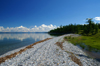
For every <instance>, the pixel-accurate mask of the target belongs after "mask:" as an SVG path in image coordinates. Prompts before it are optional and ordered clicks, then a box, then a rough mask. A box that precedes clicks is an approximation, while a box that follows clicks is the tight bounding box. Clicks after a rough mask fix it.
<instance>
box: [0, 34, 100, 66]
mask: <svg viewBox="0 0 100 66" xmlns="http://www.w3.org/2000/svg"><path fill="white" fill-rule="evenodd" d="M69 35H73V36H79V35H77V34H66V35H62V36H59V37H54V38H52V39H49V40H46V41H44V42H41V43H38V44H36V45H34V46H32V48H29V49H27V50H26V51H24V52H22V53H21V54H18V55H16V56H15V57H13V58H11V59H8V60H6V61H5V62H3V63H1V64H0V66H100V62H98V61H96V60H95V59H93V58H89V57H88V56H87V55H86V54H85V53H84V52H83V51H82V50H81V49H80V48H78V47H77V46H74V45H73V44H71V43H69V42H67V41H65V40H64V39H63V38H64V37H65V36H69ZM17 51H18V50H17ZM14 52H15V51H14ZM6 55H7V54H6Z"/></svg>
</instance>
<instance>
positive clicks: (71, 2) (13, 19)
mask: <svg viewBox="0 0 100 66" xmlns="http://www.w3.org/2000/svg"><path fill="white" fill-rule="evenodd" d="M99 17H100V0H0V26H1V28H2V29H1V28H0V30H1V31H7V30H5V29H7V28H8V29H10V28H17V29H18V27H19V28H22V27H24V28H28V29H29V30H30V29H32V28H36V27H40V28H41V27H43V28H44V27H46V28H47V27H50V29H53V28H55V27H57V26H60V25H68V24H71V23H72V24H75V23H76V24H84V23H85V22H86V18H94V21H96V22H99V21H100V18H99ZM95 18H97V20H96V19H95ZM18 30H19V29H18ZM46 30H49V28H48V29H46ZM9 31H10V30H9ZM12 31H13V30H12Z"/></svg>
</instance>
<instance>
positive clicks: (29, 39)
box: [0, 33, 53, 55]
mask: <svg viewBox="0 0 100 66" xmlns="http://www.w3.org/2000/svg"><path fill="white" fill-rule="evenodd" d="M51 37H53V36H50V35H49V34H48V33H0V55H2V54H4V53H6V52H9V51H11V50H14V49H17V48H21V47H24V46H27V45H30V44H33V43H35V42H37V41H40V40H43V39H46V38H51Z"/></svg>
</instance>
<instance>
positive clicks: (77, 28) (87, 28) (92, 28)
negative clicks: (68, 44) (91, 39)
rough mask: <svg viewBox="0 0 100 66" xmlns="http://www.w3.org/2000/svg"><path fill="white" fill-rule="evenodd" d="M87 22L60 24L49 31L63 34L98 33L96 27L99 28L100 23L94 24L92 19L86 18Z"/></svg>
mask: <svg viewBox="0 0 100 66" xmlns="http://www.w3.org/2000/svg"><path fill="white" fill-rule="evenodd" d="M87 20H88V21H87V23H88V24H86V25H85V24H84V25H76V24H74V25H73V24H69V25H66V26H62V25H61V26H60V27H59V28H57V29H54V30H50V31H49V33H55V34H65V33H77V34H83V35H94V34H96V33H98V29H100V24H95V23H94V22H93V21H92V19H90V18H88V19H87Z"/></svg>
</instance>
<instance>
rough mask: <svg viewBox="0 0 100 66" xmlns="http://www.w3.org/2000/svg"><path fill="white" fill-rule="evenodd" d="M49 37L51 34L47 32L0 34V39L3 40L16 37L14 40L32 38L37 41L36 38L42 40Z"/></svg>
mask: <svg viewBox="0 0 100 66" xmlns="http://www.w3.org/2000/svg"><path fill="white" fill-rule="evenodd" d="M48 37H49V38H50V37H51V36H50V35H49V34H47V33H38V34H37V33H32V34H0V40H4V39H5V38H6V39H16V40H20V41H23V40H24V39H27V38H32V39H34V40H35V41H37V39H39V40H43V39H45V38H48Z"/></svg>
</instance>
